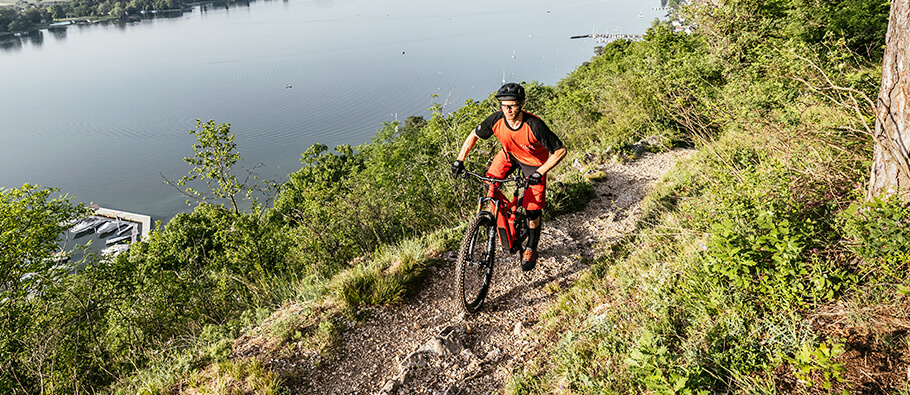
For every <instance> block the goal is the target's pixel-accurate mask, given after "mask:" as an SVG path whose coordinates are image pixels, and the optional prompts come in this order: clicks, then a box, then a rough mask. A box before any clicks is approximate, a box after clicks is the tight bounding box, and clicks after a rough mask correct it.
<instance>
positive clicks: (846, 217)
mask: <svg viewBox="0 0 910 395" xmlns="http://www.w3.org/2000/svg"><path fill="white" fill-rule="evenodd" d="M908 220H910V207H908V205H907V204H905V203H904V202H902V201H901V200H900V199H899V198H898V197H897V196H890V197H885V198H881V197H874V198H873V199H872V200H871V201H868V202H858V203H853V204H851V205H850V207H849V208H848V209H847V210H845V211H844V212H843V214H842V215H841V216H840V223H841V227H842V228H843V232H844V235H845V236H846V237H847V240H848V246H849V247H850V250H852V251H853V252H854V253H856V255H858V256H860V257H862V258H864V263H863V268H864V270H866V271H868V272H870V273H872V274H874V275H875V277H874V278H875V279H878V281H883V282H891V281H897V282H901V281H904V280H905V279H906V278H907V262H910V230H908V226H905V225H907V221H908ZM872 281H876V280H872Z"/></svg>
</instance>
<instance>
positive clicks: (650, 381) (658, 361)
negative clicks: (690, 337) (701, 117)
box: [626, 330, 710, 394]
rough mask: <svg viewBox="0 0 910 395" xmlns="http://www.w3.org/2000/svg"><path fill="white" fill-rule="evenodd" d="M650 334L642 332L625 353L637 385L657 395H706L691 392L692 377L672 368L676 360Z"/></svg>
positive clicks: (676, 367) (677, 368)
mask: <svg viewBox="0 0 910 395" xmlns="http://www.w3.org/2000/svg"><path fill="white" fill-rule="evenodd" d="M658 340H659V339H658V338H657V337H656V336H655V335H654V334H653V333H651V332H650V331H648V330H645V331H644V332H642V334H641V337H639V339H638V344H637V345H636V347H635V348H633V349H632V350H631V352H629V357H628V358H627V359H626V364H627V365H628V366H629V371H630V372H631V373H633V374H634V375H635V376H636V377H637V380H638V381H639V383H641V385H642V386H644V387H645V388H647V389H648V390H649V391H653V392H654V393H657V394H709V393H710V391H708V390H694V389H692V388H693V387H695V386H694V385H693V382H696V381H697V379H698V374H697V372H696V373H695V374H693V373H691V372H689V371H687V370H685V369H683V368H681V367H679V366H676V363H677V362H676V361H675V360H676V358H675V356H674V354H673V353H670V352H669V350H668V348H667V347H666V346H665V345H661V344H659V341H658Z"/></svg>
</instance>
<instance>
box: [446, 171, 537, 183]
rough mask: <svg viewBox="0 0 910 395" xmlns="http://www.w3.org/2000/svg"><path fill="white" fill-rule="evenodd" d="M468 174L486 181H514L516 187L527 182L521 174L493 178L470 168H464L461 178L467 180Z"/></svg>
mask: <svg viewBox="0 0 910 395" xmlns="http://www.w3.org/2000/svg"><path fill="white" fill-rule="evenodd" d="M468 176H474V177H476V178H477V179H479V180H481V181H487V182H497V183H508V182H514V183H515V185H516V186H518V187H526V186H527V183H528V179H527V178H524V177H522V176H514V177H509V178H493V177H487V176H483V175H480V174H477V173H475V172H473V171H470V170H465V171H464V172H463V173H462V175H461V178H464V179H466V180H467V179H468Z"/></svg>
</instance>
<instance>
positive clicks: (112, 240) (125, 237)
mask: <svg viewBox="0 0 910 395" xmlns="http://www.w3.org/2000/svg"><path fill="white" fill-rule="evenodd" d="M132 238H133V235H132V234H125V235H118V236H113V237H108V238H107V240H105V241H104V244H107V245H111V244H116V243H119V242H121V241H124V240H131V239H132Z"/></svg>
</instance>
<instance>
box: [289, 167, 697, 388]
mask: <svg viewBox="0 0 910 395" xmlns="http://www.w3.org/2000/svg"><path fill="white" fill-rule="evenodd" d="M692 152H693V151H691V150H675V151H671V152H665V153H659V154H646V155H645V156H644V157H642V158H640V159H638V160H636V161H634V162H631V163H628V164H618V163H612V162H611V163H605V164H603V165H601V166H600V167H601V170H603V171H604V172H605V173H606V174H607V179H606V180H605V181H603V182H599V183H597V184H596V186H595V188H596V193H597V195H596V197H595V198H594V200H592V201H591V202H590V203H589V204H588V206H587V207H586V208H585V210H584V211H582V212H578V213H573V214H568V215H564V216H561V217H559V218H556V219H554V220H552V221H550V222H549V223H545V224H544V231H543V234H542V238H541V243H540V245H541V248H540V251H539V256H540V258H539V261H538V264H537V268H535V269H534V270H533V271H531V272H529V273H523V272H522V271H521V269H520V268H519V267H518V260H517V259H518V256H517V255H511V256H506V255H500V256H498V257H497V261H496V264H497V266H496V267H495V270H494V273H493V286H492V289H491V290H490V294H489V295H488V296H487V300H486V303H485V304H484V306H483V308H482V310H481V312H479V313H478V314H474V315H472V316H469V317H460V316H457V315H456V312H457V311H458V309H457V308H456V306H455V305H454V303H453V302H452V300H451V297H450V295H451V294H452V293H453V289H452V287H453V286H454V285H453V281H452V279H453V278H454V274H453V271H454V266H455V264H454V262H447V264H445V265H443V266H442V267H439V268H433V269H431V273H429V274H428V275H427V276H426V279H425V282H424V285H423V287H422V288H421V289H419V290H418V291H417V292H416V295H415V296H414V297H413V298H412V299H411V300H410V302H408V303H407V304H405V305H402V306H396V307H390V308H373V309H370V310H368V311H367V314H368V317H367V318H366V319H364V320H362V321H360V322H358V323H357V324H356V325H355V326H354V327H352V328H349V329H346V330H345V331H344V333H343V335H342V339H340V341H339V348H338V349H337V350H335V352H334V353H333V354H334V356H335V357H334V358H332V359H331V360H328V361H324V362H323V363H322V364H321V365H320V366H319V367H317V368H316V369H315V370H313V371H311V372H310V374H307V375H306V376H305V377H297V380H296V382H294V383H290V384H291V385H292V387H293V390H294V392H295V393H300V394H378V393H387V394H392V393H401V394H450V395H451V394H488V393H497V392H500V390H501V388H502V387H503V385H504V384H505V383H506V380H507V379H508V377H509V375H510V373H511V372H512V371H513V370H516V369H521V367H522V365H523V363H524V362H525V360H526V358H528V357H529V356H531V355H533V354H534V353H535V352H538V351H540V350H543V348H544V346H545V345H542V344H536V343H534V342H533V341H532V340H530V338H529V337H527V336H526V335H527V333H528V332H529V331H531V330H533V328H534V325H536V324H537V323H538V321H539V320H540V318H539V317H540V315H541V314H542V313H543V312H545V311H546V310H547V309H548V308H549V307H550V305H551V304H552V303H553V302H554V301H555V300H556V295H554V294H552V293H551V292H550V291H548V289H549V290H552V289H554V288H555V287H554V285H558V286H559V288H560V289H566V288H568V287H570V286H571V285H572V284H573V283H574V282H575V281H576V280H577V279H578V277H579V275H580V274H581V273H582V272H583V271H584V270H585V269H586V268H587V263H588V262H590V261H591V260H592V259H594V258H596V256H597V254H598V251H599V247H600V246H604V245H609V244H612V243H615V242H616V241H617V240H619V239H621V238H622V237H623V236H624V235H626V234H628V233H629V232H631V231H632V230H633V229H634V228H635V224H636V222H637V221H638V219H639V215H640V212H641V204H642V199H643V197H644V196H645V193H646V191H647V190H648V189H649V188H650V187H651V186H653V184H654V183H655V182H656V181H657V180H658V179H660V178H661V177H662V176H663V175H664V174H666V173H667V171H669V170H670V168H671V167H672V166H673V165H674V164H675V163H676V161H677V160H678V159H679V158H682V157H686V156H688V155H690V154H691V153H692ZM548 284H553V285H550V286H548ZM450 332H451V333H452V334H453V335H452V336H450V337H448V338H446V339H443V340H445V341H442V342H440V341H436V340H435V339H438V338H439V337H440V335H441V333H442V334H446V333H450ZM453 339H454V340H453ZM439 344H442V347H441V346H439ZM434 345H435V348H434ZM446 347H448V348H446ZM421 350H423V351H421ZM415 351H419V352H416V353H415ZM403 362H404V363H403ZM384 387H385V388H384Z"/></svg>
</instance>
